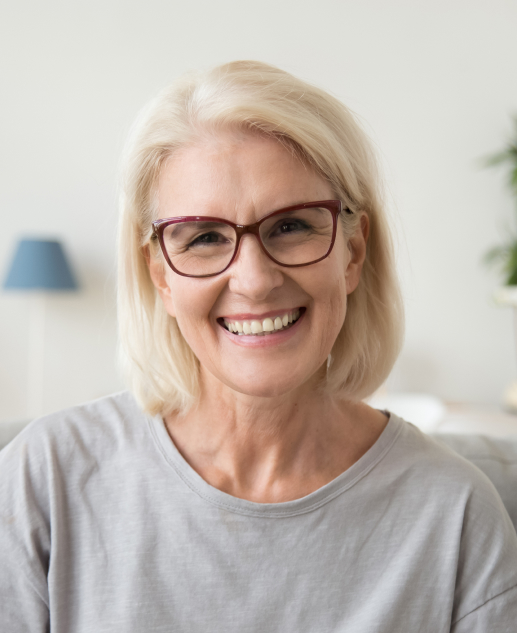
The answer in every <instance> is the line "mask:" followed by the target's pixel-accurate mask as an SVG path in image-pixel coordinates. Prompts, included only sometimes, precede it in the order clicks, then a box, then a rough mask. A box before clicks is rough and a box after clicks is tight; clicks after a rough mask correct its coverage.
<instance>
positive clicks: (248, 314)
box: [218, 306, 303, 321]
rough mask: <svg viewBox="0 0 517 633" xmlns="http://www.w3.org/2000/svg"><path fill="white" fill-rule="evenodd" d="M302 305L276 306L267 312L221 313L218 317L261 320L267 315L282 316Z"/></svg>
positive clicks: (229, 319) (236, 319)
mask: <svg viewBox="0 0 517 633" xmlns="http://www.w3.org/2000/svg"><path fill="white" fill-rule="evenodd" d="M302 307H303V306H295V307H294V308H277V309H276V310H270V311H269V312H262V313H261V314H252V313H251V312H240V313H239V314H231V315H227V314H225V315H222V316H220V317H218V318H219V319H226V320H227V321H231V320H232V319H233V320H234V321H263V320H264V319H267V318H268V317H277V316H283V315H284V314H289V312H293V310H297V309H302Z"/></svg>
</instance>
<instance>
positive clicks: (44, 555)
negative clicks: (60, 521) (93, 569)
mask: <svg viewBox="0 0 517 633" xmlns="http://www.w3.org/2000/svg"><path fill="white" fill-rule="evenodd" d="M31 444H32V446H31ZM45 452H46V451H45V447H44V446H39V447H38V446H37V445H35V443H33V442H28V441H27V434H26V433H25V432H22V434H21V435H20V436H18V437H16V438H15V439H14V440H13V441H12V442H11V443H10V444H8V445H7V446H6V447H5V448H4V449H3V450H2V451H0V631H6V632H7V631H8V632H9V633H43V632H48V631H50V624H49V598H48V597H49V592H48V585H47V574H48V568H49V551H50V528H49V523H50V521H49V513H50V510H49V503H48V478H49V465H48V463H46V459H45Z"/></svg>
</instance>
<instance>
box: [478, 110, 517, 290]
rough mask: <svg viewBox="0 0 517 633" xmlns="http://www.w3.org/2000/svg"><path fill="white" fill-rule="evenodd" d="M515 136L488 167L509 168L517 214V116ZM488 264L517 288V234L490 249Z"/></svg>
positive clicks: (490, 159)
mask: <svg viewBox="0 0 517 633" xmlns="http://www.w3.org/2000/svg"><path fill="white" fill-rule="evenodd" d="M513 123H514V134H513V136H512V137H511V138H510V140H509V143H508V145H507V146H506V148H505V149H504V150H503V151H501V152H498V153H497V154H494V155H492V156H490V157H489V158H488V159H487V161H486V165H487V166H489V167H494V166H496V165H506V166H507V167H508V168H509V174H508V176H509V177H508V185H509V188H510V191H511V193H512V196H513V197H514V199H515V203H516V207H515V209H516V213H517V116H516V117H515V118H514V120H513ZM485 261H486V262H487V263H488V264H494V265H497V266H498V267H499V268H500V269H501V272H502V273H503V275H504V279H505V281H504V283H505V285H506V286H517V232H516V231H515V229H512V228H510V229H509V235H508V238H507V240H506V241H505V242H504V243H503V244H501V245H499V246H495V247H494V248H492V249H490V250H489V251H488V253H487V254H486V256H485Z"/></svg>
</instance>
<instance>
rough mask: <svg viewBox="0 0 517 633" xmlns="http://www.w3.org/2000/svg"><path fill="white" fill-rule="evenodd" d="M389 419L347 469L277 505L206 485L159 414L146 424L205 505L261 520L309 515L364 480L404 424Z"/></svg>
mask: <svg viewBox="0 0 517 633" xmlns="http://www.w3.org/2000/svg"><path fill="white" fill-rule="evenodd" d="M388 415H389V420H388V423H387V424H386V426H385V427H384V430H383V431H382V433H381V435H380V436H379V437H378V439H377V441H376V442H375V443H374V444H373V446H371V447H370V448H369V449H368V450H367V451H366V453H365V454H364V455H363V456H362V457H360V458H359V459H358V460H357V462H355V463H354V464H353V465H352V466H350V468H348V469H347V470H345V471H344V472H343V473H341V474H340V475H338V476H337V477H336V478H335V479H333V480H332V481H330V482H329V483H328V484H325V485H324V486H322V487H321V488H318V489H317V490H315V491H314V492H311V493H310V494H308V495H306V496H304V497H300V498H299V499H294V500H292V501H284V502H280V503H257V502H255V501H248V500H247V499H240V498H239V497H234V496H232V495H230V494H228V493H226V492H223V491H222V490H219V489H217V488H215V487H214V486H212V485H210V484H209V483H208V482H206V481H205V480H204V479H203V478H202V477H201V475H199V474H198V473H197V472H196V471H195V470H194V469H193V468H192V466H190V464H189V463H188V462H187V461H186V460H185V458H184V457H183V456H182V455H181V453H180V452H179V451H178V449H177V448H176V445H175V444H174V442H173V441H172V439H171V437H170V435H169V433H168V432H167V428H166V426H165V422H164V420H163V418H162V417H161V416H160V415H156V416H154V417H150V416H148V418H147V420H148V424H149V428H150V431H151V434H152V436H153V437H154V439H155V441H156V443H157V445H158V449H159V450H160V452H161V454H162V455H163V457H164V458H165V460H166V461H167V463H168V464H169V465H170V466H171V467H172V468H173V470H174V471H175V473H176V474H177V475H178V477H179V478H180V479H181V480H182V481H183V483H184V484H186V485H187V486H188V487H189V488H190V490H191V491H192V492H194V493H195V494H197V495H198V496H199V497H201V498H202V499H204V500H205V501H206V502H208V503H210V504H212V505H215V506H218V507H219V508H221V509H224V510H227V511H229V512H234V513H236V514H244V515H247V516H255V517H264V518H275V517H278V518H283V517H290V516H296V515H298V514H305V513H308V512H313V511H314V510H317V509H318V508H320V507H321V506H323V505H325V504H326V503H328V502H329V501H332V500H333V499H335V498H336V497H337V496H338V495H340V494H342V493H344V492H345V491H346V490H348V489H349V488H351V487H352V486H354V485H355V484H356V483H357V482H358V481H359V480H360V479H362V478H363V477H365V476H366V475H367V474H368V473H369V472H370V471H371V470H372V469H373V468H374V467H375V466H376V465H377V464H378V463H379V462H380V461H381V460H382V459H383V458H384V456H385V455H386V454H387V453H388V452H389V450H390V449H391V447H392V446H393V444H394V443H395V441H396V439H397V437H398V435H399V434H400V432H401V430H402V427H403V424H404V422H403V421H402V420H401V419H400V418H398V417H397V416H395V415H393V414H392V413H388Z"/></svg>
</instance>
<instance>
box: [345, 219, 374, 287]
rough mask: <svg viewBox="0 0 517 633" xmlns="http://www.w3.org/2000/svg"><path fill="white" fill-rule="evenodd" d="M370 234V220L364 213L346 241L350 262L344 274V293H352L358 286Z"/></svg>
mask: <svg viewBox="0 0 517 633" xmlns="http://www.w3.org/2000/svg"><path fill="white" fill-rule="evenodd" d="M369 233H370V220H369V218H368V216H367V215H366V213H363V214H362V216H361V221H360V226H359V227H358V228H357V231H356V232H355V233H354V234H353V235H352V237H351V238H350V239H349V240H348V250H349V251H350V261H349V262H348V266H347V268H346V272H345V279H346V293H347V294H348V295H349V294H350V293H352V292H353V291H354V290H355V289H356V288H357V285H358V284H359V279H360V278H361V270H362V269H363V264H364V260H365V258H366V244H367V242H368V235H369Z"/></svg>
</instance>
